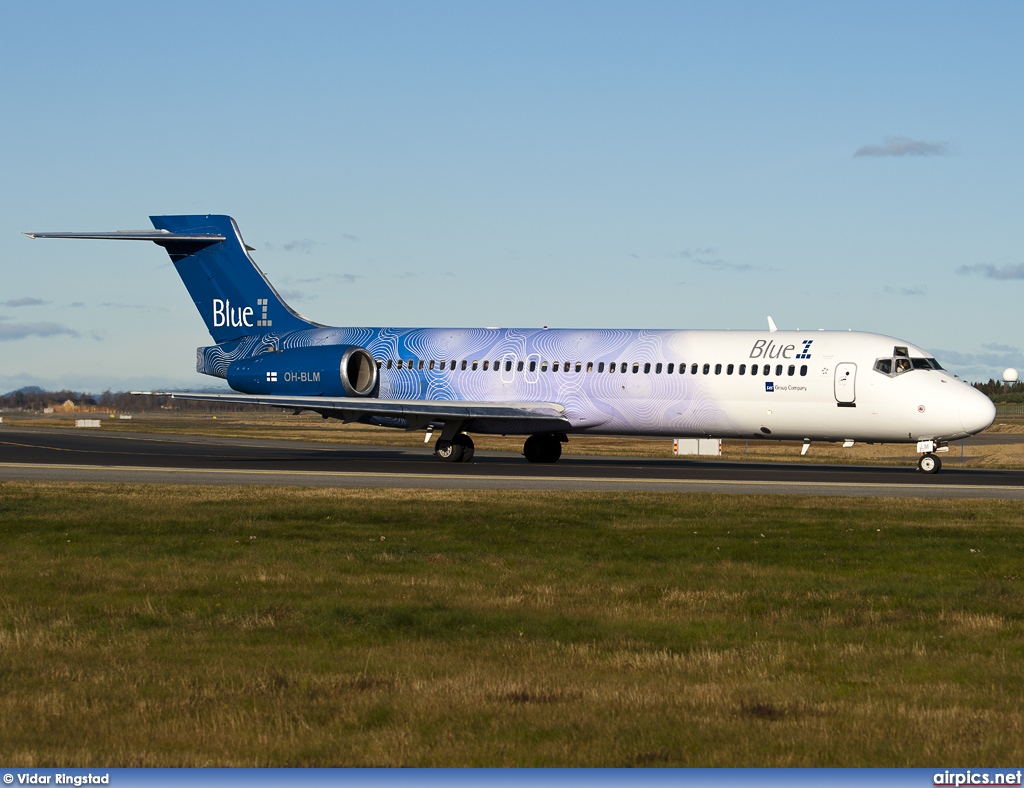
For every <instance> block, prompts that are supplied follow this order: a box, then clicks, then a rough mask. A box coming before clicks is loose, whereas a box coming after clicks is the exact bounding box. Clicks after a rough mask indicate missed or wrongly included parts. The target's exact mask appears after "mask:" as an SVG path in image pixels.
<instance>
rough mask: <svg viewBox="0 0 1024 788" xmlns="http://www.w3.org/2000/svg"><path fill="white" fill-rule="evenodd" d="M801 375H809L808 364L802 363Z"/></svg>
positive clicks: (803, 376)
mask: <svg viewBox="0 0 1024 788" xmlns="http://www.w3.org/2000/svg"><path fill="white" fill-rule="evenodd" d="M800 377H802V378H805V377H807V365H806V364H801V365H800Z"/></svg>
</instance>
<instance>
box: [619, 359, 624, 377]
mask: <svg viewBox="0 0 1024 788" xmlns="http://www.w3.org/2000/svg"><path fill="white" fill-rule="evenodd" d="M619 372H621V373H622V374H623V375H625V374H626V362H625V361H623V362H622V363H621V364H620V365H619Z"/></svg>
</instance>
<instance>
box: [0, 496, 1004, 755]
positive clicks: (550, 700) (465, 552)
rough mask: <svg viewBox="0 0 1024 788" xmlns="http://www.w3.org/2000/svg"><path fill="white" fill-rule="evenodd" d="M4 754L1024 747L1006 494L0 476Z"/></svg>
mask: <svg viewBox="0 0 1024 788" xmlns="http://www.w3.org/2000/svg"><path fill="white" fill-rule="evenodd" d="M0 521H2V522H3V524H4V525H3V528H2V529H0V549H2V554H3V555H4V561H3V562H2V564H0V760H2V761H3V762H4V763H6V764H9V765H11V766H53V765H61V766H73V765H91V766H100V765H107V766H115V765H116V766H135V765H139V766H153V765H183V766H184V765H190V766H198V765H366V766H385V765H389V766H397V765H419V766H428V765H521V766H526V765H601V766H630V765H632V766H654V765H668V764H671V765H705V766H741V765H746V766H769V765H770V766H807V765H837V766H883V765H894V766H896V765H898V766H908V765H925V764H929V765H930V764H934V763H937V762H939V763H943V764H947V765H962V766H967V765H972V764H977V763H1007V762H1012V761H1015V760H1018V761H1019V760H1020V758H1021V757H1022V756H1024V745H1022V742H1024V712H1022V703H1021V702H1022V700H1024V697H1022V696H1024V681H1022V679H1021V678H1020V662H1021V658H1022V657H1024V637H1022V636H1024V627H1022V620H1024V616H1022V614H1021V610H1022V609H1024V607H1022V605H1021V602H1022V601H1024V600H1022V587H1021V580H1020V569H1019V567H1020V566H1021V559H1022V558H1024V507H1022V506H1021V505H1020V504H1017V503H1014V502H997V501H983V502H975V501H953V502H943V501H903V500H901V501H889V500H870V501H868V500H857V501H849V500H846V499H828V498H796V497H789V496H787V497H785V498H782V497H779V498H776V497H770V496H749V497H743V496H713V495H692V496H676V495H653V494H650V495H649V494H611V493H609V494H591V493H586V494H585V493H535V492H529V493H528V492H522V493H519V492H515V493H507V492H469V491H417V490H413V491H409V490H403V491H401V492H395V491H390V490H326V489H317V490H304V489H274V490H260V489H252V488H244V489H242V488H224V487H204V488H181V487H173V488H171V487H159V486H129V485H121V486H117V485H85V484H69V485H47V484H41V483H40V484H28V483H24V484H13V483H8V484H2V485H0Z"/></svg>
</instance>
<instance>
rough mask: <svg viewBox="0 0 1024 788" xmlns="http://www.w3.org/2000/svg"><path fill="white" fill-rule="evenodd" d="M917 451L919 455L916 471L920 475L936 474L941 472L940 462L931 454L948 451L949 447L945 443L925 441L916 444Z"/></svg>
mask: <svg viewBox="0 0 1024 788" xmlns="http://www.w3.org/2000/svg"><path fill="white" fill-rule="evenodd" d="M917 450H918V451H919V452H920V453H921V459H919V460H918V461H917V469H918V470H919V471H921V472H922V473H938V472H939V471H940V470H942V460H940V459H939V458H938V457H936V456H935V455H934V454H932V452H944V451H949V446H948V445H947V444H946V442H945V441H936V440H926V441H918V442H917Z"/></svg>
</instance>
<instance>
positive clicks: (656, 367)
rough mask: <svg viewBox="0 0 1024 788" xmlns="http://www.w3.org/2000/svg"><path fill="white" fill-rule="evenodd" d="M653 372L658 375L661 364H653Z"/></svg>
mask: <svg viewBox="0 0 1024 788" xmlns="http://www.w3.org/2000/svg"><path fill="white" fill-rule="evenodd" d="M654 374H655V375H660V374H661V364H655V365H654Z"/></svg>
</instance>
